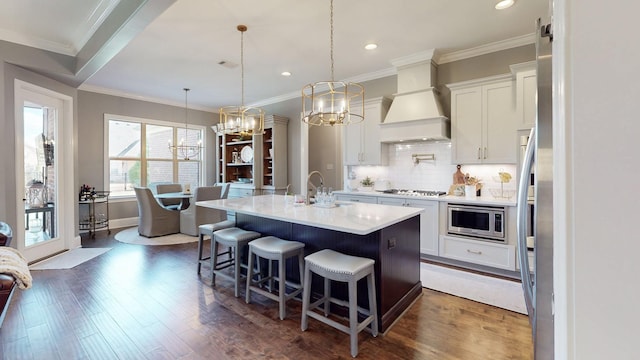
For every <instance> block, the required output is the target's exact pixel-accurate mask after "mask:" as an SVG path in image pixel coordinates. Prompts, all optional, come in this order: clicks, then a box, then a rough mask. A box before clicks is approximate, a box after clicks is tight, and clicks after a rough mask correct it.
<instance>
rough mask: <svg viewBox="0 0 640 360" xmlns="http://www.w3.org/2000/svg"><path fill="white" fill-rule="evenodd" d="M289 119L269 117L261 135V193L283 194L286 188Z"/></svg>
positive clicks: (265, 120) (275, 116)
mask: <svg viewBox="0 0 640 360" xmlns="http://www.w3.org/2000/svg"><path fill="white" fill-rule="evenodd" d="M288 124H289V119H288V118H286V117H284V116H279V115H269V116H266V117H265V119H264V134H263V135H262V160H261V162H262V193H263V194H265V193H267V194H273V193H276V192H280V193H284V191H285V189H286V188H287V153H288V150H287V127H288Z"/></svg>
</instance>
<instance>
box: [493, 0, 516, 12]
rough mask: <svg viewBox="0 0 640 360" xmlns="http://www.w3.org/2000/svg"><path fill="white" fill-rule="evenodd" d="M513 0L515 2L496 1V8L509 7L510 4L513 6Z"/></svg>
mask: <svg viewBox="0 0 640 360" xmlns="http://www.w3.org/2000/svg"><path fill="white" fill-rule="evenodd" d="M515 2H516V1H515V0H500V1H498V3H496V9H497V10H504V9H507V8H510V7H511V6H513V4H514V3H515Z"/></svg>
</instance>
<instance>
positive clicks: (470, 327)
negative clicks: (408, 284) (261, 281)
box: [0, 230, 533, 360]
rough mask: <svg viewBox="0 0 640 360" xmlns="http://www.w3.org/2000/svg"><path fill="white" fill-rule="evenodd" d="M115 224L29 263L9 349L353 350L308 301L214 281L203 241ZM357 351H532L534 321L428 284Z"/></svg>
mask: <svg viewBox="0 0 640 360" xmlns="http://www.w3.org/2000/svg"><path fill="white" fill-rule="evenodd" d="M117 231H118V230H115V231H112V234H111V235H110V236H109V235H107V234H105V233H98V235H97V236H96V239H88V238H87V239H83V240H82V244H83V246H84V247H109V248H112V249H111V250H110V251H108V252H106V253H105V254H103V255H101V256H99V257H97V258H94V259H92V260H90V261H88V262H85V263H83V264H81V265H78V266H77V267H75V268H73V269H70V270H48V271H32V276H33V280H34V281H33V287H32V288H31V289H28V290H25V291H22V290H17V292H16V294H15V296H14V298H13V300H12V303H11V305H10V308H9V312H8V314H7V317H6V319H5V321H4V324H3V326H2V329H0V354H1V358H2V359H64V360H68V359H127V360H128V359H348V358H351V356H350V354H349V336H348V335H347V334H344V333H342V332H340V331H338V330H335V329H333V328H331V327H329V326H327V325H324V324H322V323H320V322H318V321H314V320H313V319H310V320H309V329H308V330H307V331H305V332H302V331H301V330H300V310H301V303H300V302H298V301H291V302H289V303H288V305H287V306H288V308H287V311H288V313H287V318H286V319H285V320H283V321H281V320H279V319H278V306H277V304H276V303H275V302H273V301H271V300H268V299H266V298H263V297H260V296H258V295H253V297H252V298H253V299H255V300H254V301H253V302H252V303H251V304H246V303H245V302H244V298H242V297H241V298H237V299H236V298H235V297H234V296H233V288H232V286H231V283H230V282H228V281H226V280H223V279H218V280H217V282H218V283H217V286H216V287H215V288H211V287H210V286H209V285H208V282H209V279H208V278H207V277H208V270H209V269H208V268H206V267H205V268H203V274H202V275H203V276H202V277H198V276H197V275H196V260H195V259H196V252H197V242H194V243H190V244H182V245H172V246H139V245H129V244H123V243H120V242H118V241H116V240H114V238H113V234H114V233H116V232H117ZM207 245H208V242H207ZM241 296H244V291H243V292H242V295H241ZM358 358H359V359H474V360H477V359H532V358H533V350H532V343H531V329H530V327H529V323H528V319H527V317H526V316H524V315H521V314H518V313H514V312H511V311H508V310H503V309H499V308H496V307H492V306H488V305H484V304H480V303H477V302H474V301H470V300H466V299H463V298H458V297H455V296H451V295H447V294H443V293H439V292H436V291H431V290H428V289H424V290H423V294H422V296H421V297H420V298H419V299H418V300H417V301H416V303H414V304H413V306H412V307H411V308H410V309H409V310H408V311H407V312H406V313H405V314H404V315H403V317H401V318H400V319H399V321H398V322H397V323H396V324H395V325H394V326H393V327H392V328H391V329H390V330H389V331H388V332H387V333H386V334H384V335H379V336H378V337H377V338H373V337H371V335H370V334H368V333H366V332H363V333H361V334H360V337H359V354H358Z"/></svg>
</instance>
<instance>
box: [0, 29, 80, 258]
mask: <svg viewBox="0 0 640 360" xmlns="http://www.w3.org/2000/svg"><path fill="white" fill-rule="evenodd" d="M14 64H18V65H20V66H22V67H18V66H16V65H14ZM72 64H73V59H72V58H71V57H68V56H64V55H60V54H55V53H52V52H48V51H42V50H37V49H34V48H30V47H27V46H22V45H16V44H12V43H7V42H4V41H0V84H2V85H3V86H1V87H0V109H3V111H2V112H1V113H0V116H2V121H0V133H2V134H3V137H2V141H1V142H0V154H1V155H0V167H1V168H2V169H4V171H2V173H1V174H0V189H2V190H1V191H0V221H4V222H6V223H8V224H9V225H10V226H11V227H12V228H13V229H14V230H15V229H16V220H17V216H21V215H22V210H21V211H20V212H18V211H17V207H18V204H17V203H16V196H15V192H16V179H15V177H16V176H15V174H16V163H15V136H14V134H15V120H14V117H15V116H14V111H15V106H14V99H15V97H14V81H15V79H19V80H22V81H25V82H28V83H31V84H34V85H37V86H40V87H43V88H47V89H50V90H52V91H55V92H58V93H62V94H65V95H68V96H70V97H72V98H73V103H74V107H75V106H77V91H76V89H75V88H73V87H71V86H68V85H65V84H63V83H61V82H59V81H56V80H53V79H51V78H50V77H46V76H43V75H41V74H39V73H36V72H35V71H36V70H37V71H38V72H43V73H44V72H58V73H62V74H69V73H70V70H69V68H70V67H72V66H73V65H72ZM23 67H24V68H23ZM27 68H28V69H27ZM74 114H76V110H75V109H74ZM75 124H77V117H76V116H74V129H75V128H76V126H75ZM76 138H77V135H76V133H75V131H74V139H73V143H74V144H76V141H75V140H76ZM76 153H77V151H76V150H75V148H74V154H76ZM74 163H75V164H77V157H75V156H74ZM74 168H77V166H74ZM72 178H73V179H74V182H75V183H77V173H76V171H75V170H74V174H73V176H72ZM21 206H22V204H21ZM74 217H76V218H77V213H76V214H74ZM14 246H15V245H14Z"/></svg>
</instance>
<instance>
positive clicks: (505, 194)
mask: <svg viewBox="0 0 640 360" xmlns="http://www.w3.org/2000/svg"><path fill="white" fill-rule="evenodd" d="M489 192H490V193H491V195H492V196H493V197H494V198H496V199H511V198H512V197H513V196H514V195H515V194H516V191H515V190H513V189H504V190H503V189H489Z"/></svg>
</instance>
